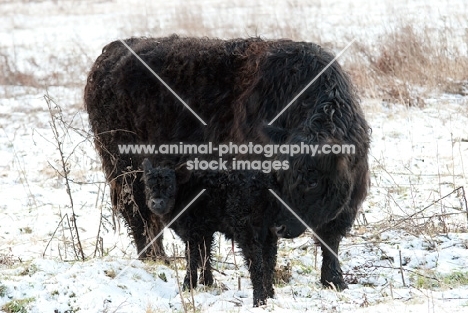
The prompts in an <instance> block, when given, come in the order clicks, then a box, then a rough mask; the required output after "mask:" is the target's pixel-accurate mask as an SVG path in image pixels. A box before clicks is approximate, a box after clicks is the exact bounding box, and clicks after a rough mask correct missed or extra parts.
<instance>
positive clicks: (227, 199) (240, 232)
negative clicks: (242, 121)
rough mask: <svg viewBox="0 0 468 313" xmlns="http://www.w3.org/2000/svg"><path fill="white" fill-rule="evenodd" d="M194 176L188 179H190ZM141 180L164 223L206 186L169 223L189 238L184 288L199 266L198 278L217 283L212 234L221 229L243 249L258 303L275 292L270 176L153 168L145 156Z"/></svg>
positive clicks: (276, 207) (274, 209) (194, 279)
mask: <svg viewBox="0 0 468 313" xmlns="http://www.w3.org/2000/svg"><path fill="white" fill-rule="evenodd" d="M180 172H182V173H180ZM187 173H188V174H187ZM190 176H191V178H192V179H191V180H190V183H186V182H187V181H188V178H189V177H190ZM143 181H144V183H145V187H146V188H145V191H146V200H147V203H148V207H149V208H150V209H151V210H152V211H153V212H154V213H155V214H157V215H158V216H159V217H160V218H161V220H162V221H163V222H164V223H166V224H168V223H170V222H171V221H172V220H173V219H174V218H175V216H176V215H178V214H179V213H180V212H181V210H182V209H183V208H184V207H185V206H186V205H187V203H189V202H190V201H191V200H192V199H193V198H194V197H195V195H196V193H197V192H198V191H199V190H201V189H202V188H205V189H206V191H205V192H204V194H202V195H201V197H200V198H198V199H197V200H196V202H195V203H193V204H192V205H191V206H190V207H189V208H188V209H187V210H186V211H185V212H183V213H182V215H181V216H180V217H178V218H177V219H176V220H175V221H174V223H173V224H171V226H170V227H171V228H173V229H174V230H175V232H176V233H177V235H179V237H180V238H181V239H182V240H183V241H184V242H185V243H186V258H187V274H186V276H185V279H184V287H185V288H189V287H195V286H196V285H197V269H198V268H201V273H200V283H203V284H205V285H212V284H213V275H212V272H211V257H210V256H211V246H212V242H213V234H214V233H215V232H217V231H218V232H221V233H223V234H224V235H225V237H226V238H228V239H231V240H234V241H236V242H237V243H238V244H239V247H240V248H241V249H242V252H243V255H244V258H245V261H246V263H247V266H248V268H249V272H250V278H251V280H252V285H253V301H254V306H258V305H262V304H265V303H266V298H267V297H270V298H271V297H273V295H274V289H273V274H274V269H275V265H276V252H277V241H278V238H277V236H276V234H274V233H273V232H272V231H271V228H272V227H273V225H274V218H275V216H276V214H277V213H278V211H279V203H278V202H277V201H276V199H274V197H273V196H272V195H271V193H270V192H269V189H271V188H275V189H276V185H275V181H274V180H273V177H272V176H270V175H267V174H265V173H263V172H257V171H217V172H213V171H206V172H203V171H200V172H197V173H194V174H192V175H190V172H188V171H187V170H184V168H183V167H179V168H178V169H177V170H173V169H168V168H166V167H156V168H153V167H152V165H151V163H150V161H148V159H145V160H143Z"/></svg>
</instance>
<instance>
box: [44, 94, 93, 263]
mask: <svg viewBox="0 0 468 313" xmlns="http://www.w3.org/2000/svg"><path fill="white" fill-rule="evenodd" d="M44 99H45V101H46V103H47V107H48V109H49V114H50V127H51V129H52V132H53V135H54V139H55V141H56V143H57V146H56V147H57V149H58V151H59V154H60V162H61V166H62V174H63V177H64V179H65V187H66V191H67V194H68V198H69V200H70V208H71V211H72V217H71V218H70V221H71V223H72V225H71V226H73V228H74V231H75V233H74V234H73V231H72V229H70V231H71V232H72V240H73V238H74V236H76V240H77V245H78V250H77V249H76V247H75V244H73V249H74V250H75V255H76V257H78V258H81V260H82V261H84V260H85V256H84V252H83V247H82V245H81V241H80V234H79V231H78V226H77V223H76V214H75V209H74V204H73V197H72V193H71V189H70V180H69V179H68V175H69V173H70V169H69V167H68V165H67V161H66V160H67V158H66V157H65V153H64V151H63V143H62V141H61V140H60V137H61V136H60V134H59V131H58V127H57V124H56V122H55V120H59V121H63V118H62V111H61V109H60V107H59V106H58V105H57V103H55V102H54V101H53V99H52V98H51V97H50V96H49V95H48V94H46V95H44ZM52 105H54V108H52ZM54 109H55V110H57V113H54ZM58 172H59V171H58ZM59 173H60V172H59ZM73 243H74V242H73Z"/></svg>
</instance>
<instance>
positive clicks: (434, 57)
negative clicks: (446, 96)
mask: <svg viewBox="0 0 468 313" xmlns="http://www.w3.org/2000/svg"><path fill="white" fill-rule="evenodd" d="M455 31H456V30H452V29H450V28H441V29H432V28H429V27H427V26H424V27H421V28H417V27H415V26H413V25H412V24H411V23H406V24H403V25H402V26H401V27H398V28H397V29H394V30H391V31H390V32H387V33H386V34H384V35H383V36H382V39H381V40H380V41H379V42H377V43H375V42H374V43H371V44H364V43H357V44H356V45H355V47H354V50H353V52H352V60H353V61H352V62H351V63H350V64H349V65H348V69H349V71H350V73H351V76H352V77H353V80H354V82H355V83H356V85H357V86H358V88H359V89H360V90H361V91H362V92H363V93H364V95H365V96H367V97H371V98H382V99H388V100H390V101H392V102H397V103H402V104H406V105H410V106H411V105H416V106H423V105H424V100H423V98H424V97H425V96H427V95H428V93H430V92H433V91H437V92H447V93H456V94H464V93H465V92H466V91H465V90H464V88H466V87H465V84H466V81H467V79H468V57H467V56H466V54H464V52H463V51H461V49H463V47H464V45H460V46H454V44H453V41H452V40H449V39H454V38H456V36H457V34H455ZM460 43H462V41H461V42H460Z"/></svg>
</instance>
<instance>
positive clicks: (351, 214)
mask: <svg viewBox="0 0 468 313" xmlns="http://www.w3.org/2000/svg"><path fill="white" fill-rule="evenodd" d="M126 43H127V44H128V45H129V46H131V47H132V48H133V50H135V52H136V53H137V54H138V55H139V56H140V57H141V58H142V59H143V60H145V62H147V63H148V65H149V66H150V67H151V68H152V69H153V70H154V71H155V72H157V73H158V74H159V75H160V76H161V77H162V79H164V80H165V82H167V83H168V84H169V85H170V86H171V87H172V88H173V89H174V90H175V91H176V92H177V93H178V94H179V95H180V96H181V97H182V98H183V99H184V100H186V102H187V103H188V104H189V105H190V106H191V108H192V109H193V110H194V111H195V112H197V113H198V114H199V115H200V116H201V117H202V118H203V119H204V121H205V122H207V124H208V125H207V126H203V125H202V124H201V123H200V121H199V120H198V119H197V118H196V117H194V116H193V115H192V113H190V112H189V111H188V110H187V109H186V108H185V107H184V106H183V105H182V104H181V103H179V101H178V100H177V99H176V98H175V97H174V96H173V95H172V94H171V93H170V92H169V91H168V90H167V89H166V88H165V87H164V86H163V85H162V84H161V83H160V82H159V81H158V80H157V79H156V78H155V77H154V76H153V75H152V74H151V73H150V72H149V71H148V70H147V69H146V68H145V67H144V66H143V65H142V64H141V63H140V61H138V60H137V59H136V58H135V57H134V56H133V55H132V54H131V53H130V52H129V51H128V50H127V49H126V48H125V47H124V46H123V45H122V43H120V42H118V41H116V42H112V43H110V44H109V45H107V46H106V47H105V48H104V50H103V53H102V55H101V56H99V57H98V59H97V60H96V62H95V64H94V66H93V68H92V69H91V72H90V74H89V77H88V82H87V86H86V89H85V106H86V109H87V111H88V113H89V119H90V123H91V128H92V130H93V132H94V134H95V139H96V147H97V149H98V151H99V153H100V155H101V158H102V160H103V166H104V170H105V172H106V175H107V179H108V181H109V182H110V185H111V194H112V203H113V205H114V209H115V211H116V212H120V213H121V214H122V215H123V217H124V218H125V220H126V222H127V224H128V226H129V227H130V230H131V233H132V235H133V237H134V239H135V242H136V245H137V249H138V251H142V249H143V247H144V245H145V244H146V242H147V241H148V240H150V239H151V238H152V236H154V235H155V234H157V233H158V232H159V231H160V229H161V227H162V224H161V222H160V220H159V219H158V218H157V215H155V214H151V211H150V209H149V208H148V206H147V205H146V202H145V195H144V192H143V191H144V186H143V183H142V182H141V181H140V177H141V173H138V172H132V170H137V169H138V168H139V166H140V164H141V162H142V160H143V158H144V157H145V156H143V155H123V154H120V153H119V151H118V149H117V145H118V144H121V143H123V144H139V143H146V144H147V143H151V144H156V145H159V144H162V143H178V142H180V141H183V142H185V143H206V142H207V141H212V142H213V143H214V144H217V143H227V142H230V141H232V142H234V143H238V144H241V143H247V142H249V141H252V142H255V143H259V144H262V143H263V144H265V143H272V142H278V143H299V142H305V143H308V144H310V143H317V144H333V143H337V144H353V145H354V146H355V148H356V154H354V155H338V156H337V155H321V156H319V157H311V156H300V157H293V158H288V159H289V162H290V164H291V168H290V169H289V170H287V171H279V172H276V173H272V174H271V176H273V177H274V178H275V179H276V181H277V183H278V186H279V187H280V190H279V193H280V196H281V197H283V198H284V200H285V201H286V202H287V203H288V204H289V205H290V206H291V207H292V208H293V209H294V210H295V211H296V212H297V213H298V214H299V215H300V216H301V217H302V218H303V219H304V220H305V221H306V222H307V223H308V224H309V225H310V226H311V227H313V229H314V230H315V231H316V233H317V234H318V235H319V236H320V237H321V238H322V239H323V240H324V241H325V242H326V243H327V244H328V245H329V246H330V247H332V249H333V250H334V251H335V252H337V251H338V246H339V242H340V241H341V238H342V237H343V236H344V235H345V234H346V232H347V230H348V229H349V228H350V227H351V225H352V224H353V222H354V219H355V217H356V214H357V212H358V208H359V207H360V205H361V203H362V202H363V200H364V198H365V196H366V193H367V188H368V182H369V175H368V161H367V155H368V149H369V141H370V138H369V127H368V125H367V123H366V121H365V119H364V114H363V112H362V110H361V108H360V106H359V102H358V99H357V96H356V94H355V90H354V88H353V86H352V85H351V83H350V81H349V78H348V76H347V75H346V74H345V73H344V71H343V70H342V69H341V67H340V66H339V64H338V63H336V62H335V63H333V64H332V65H331V66H330V67H329V68H328V69H327V70H326V71H325V72H324V73H323V74H322V75H321V76H320V77H319V78H318V79H317V80H316V81H315V82H314V84H312V86H310V87H309V88H308V89H307V91H306V92H304V93H303V94H302V95H301V97H299V99H297V101H296V102H295V103H294V104H293V105H292V106H291V107H290V108H289V109H288V110H286V111H285V112H284V114H282V115H281V116H280V118H278V119H277V120H276V121H275V123H274V126H269V127H266V126H265V125H266V122H269V121H271V120H272V119H273V118H274V117H275V116H276V115H277V114H278V113H279V112H280V111H281V110H282V109H283V107H284V106H285V105H286V104H287V103H288V102H289V101H290V100H291V99H292V98H293V97H294V96H295V95H296V94H297V93H298V92H299V91H300V90H302V88H303V87H304V86H306V85H307V84H308V83H309V82H310V81H311V80H312V79H313V78H314V77H315V76H316V75H317V74H318V73H319V72H320V71H321V70H322V69H323V68H324V67H325V66H326V65H327V64H328V63H329V62H330V61H331V60H332V59H333V55H332V54H331V53H329V52H327V51H326V50H324V49H322V48H321V47H320V46H318V45H316V44H313V43H307V42H293V41H290V40H279V41H266V40H262V39H259V38H250V39H234V40H227V41H224V40H218V39H208V38H181V37H178V36H175V35H174V36H170V37H166V38H131V39H127V40H126ZM191 157H192V156H186V155H182V156H180V155H179V156H167V155H152V156H151V157H149V158H150V161H151V162H152V164H158V165H162V164H163V163H164V166H166V167H168V168H175V166H177V165H178V164H181V163H183V162H185V161H186V160H187V159H188V158H191ZM236 157H242V156H236ZM277 158H278V159H282V158H284V157H283V156H278V157H277ZM128 173H132V174H128ZM192 180H193V178H191V179H190V181H189V182H188V183H187V184H188V185H187V186H189V187H190V186H194V189H196V191H198V190H199V189H198V187H197V186H196V184H194V182H193V181H192ZM190 191H191V192H193V193H195V190H190ZM177 201H179V200H178V199H177ZM275 224H276V226H277V227H278V228H277V229H278V235H280V236H283V237H288V238H289V237H295V236H298V235H300V234H301V233H302V232H303V231H304V229H305V227H304V226H303V225H302V224H300V223H299V222H298V221H297V220H296V219H294V218H293V217H292V215H291V214H290V213H289V211H287V210H286V209H284V208H283V209H282V210H281V212H280V213H279V214H278V215H277V218H276V221H275ZM322 250H323V265H322V277H321V281H322V282H323V283H324V284H325V285H329V284H330V283H333V284H334V285H335V286H336V287H337V288H338V289H343V288H346V284H345V282H344V280H343V277H342V274H341V269H340V265H339V262H338V260H337V259H336V258H335V257H334V256H333V255H332V254H331V253H330V252H329V251H328V250H327V249H325V248H323V247H322ZM162 253H163V249H162V244H161V242H160V240H158V241H157V242H156V244H155V246H154V247H153V249H152V250H150V253H147V256H150V255H158V254H162Z"/></svg>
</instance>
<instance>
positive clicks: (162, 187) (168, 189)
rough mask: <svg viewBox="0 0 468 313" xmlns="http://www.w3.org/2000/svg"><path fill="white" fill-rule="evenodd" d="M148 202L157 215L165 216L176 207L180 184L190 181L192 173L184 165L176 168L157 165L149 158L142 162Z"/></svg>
mask: <svg viewBox="0 0 468 313" xmlns="http://www.w3.org/2000/svg"><path fill="white" fill-rule="evenodd" d="M142 168H143V176H142V180H143V182H144V184H145V196H146V204H147V206H148V208H149V209H150V210H151V211H152V212H153V213H154V214H156V215H159V216H163V215H165V214H167V213H169V212H171V211H172V210H173V209H174V206H175V200H176V195H177V188H178V186H179V184H182V183H185V182H187V181H188V178H189V177H190V174H189V172H188V171H187V170H184V168H185V167H184V166H179V167H178V168H176V169H171V168H168V167H160V166H158V167H156V168H154V167H153V166H152V165H151V162H150V161H149V160H148V159H144V160H143V162H142Z"/></svg>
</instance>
